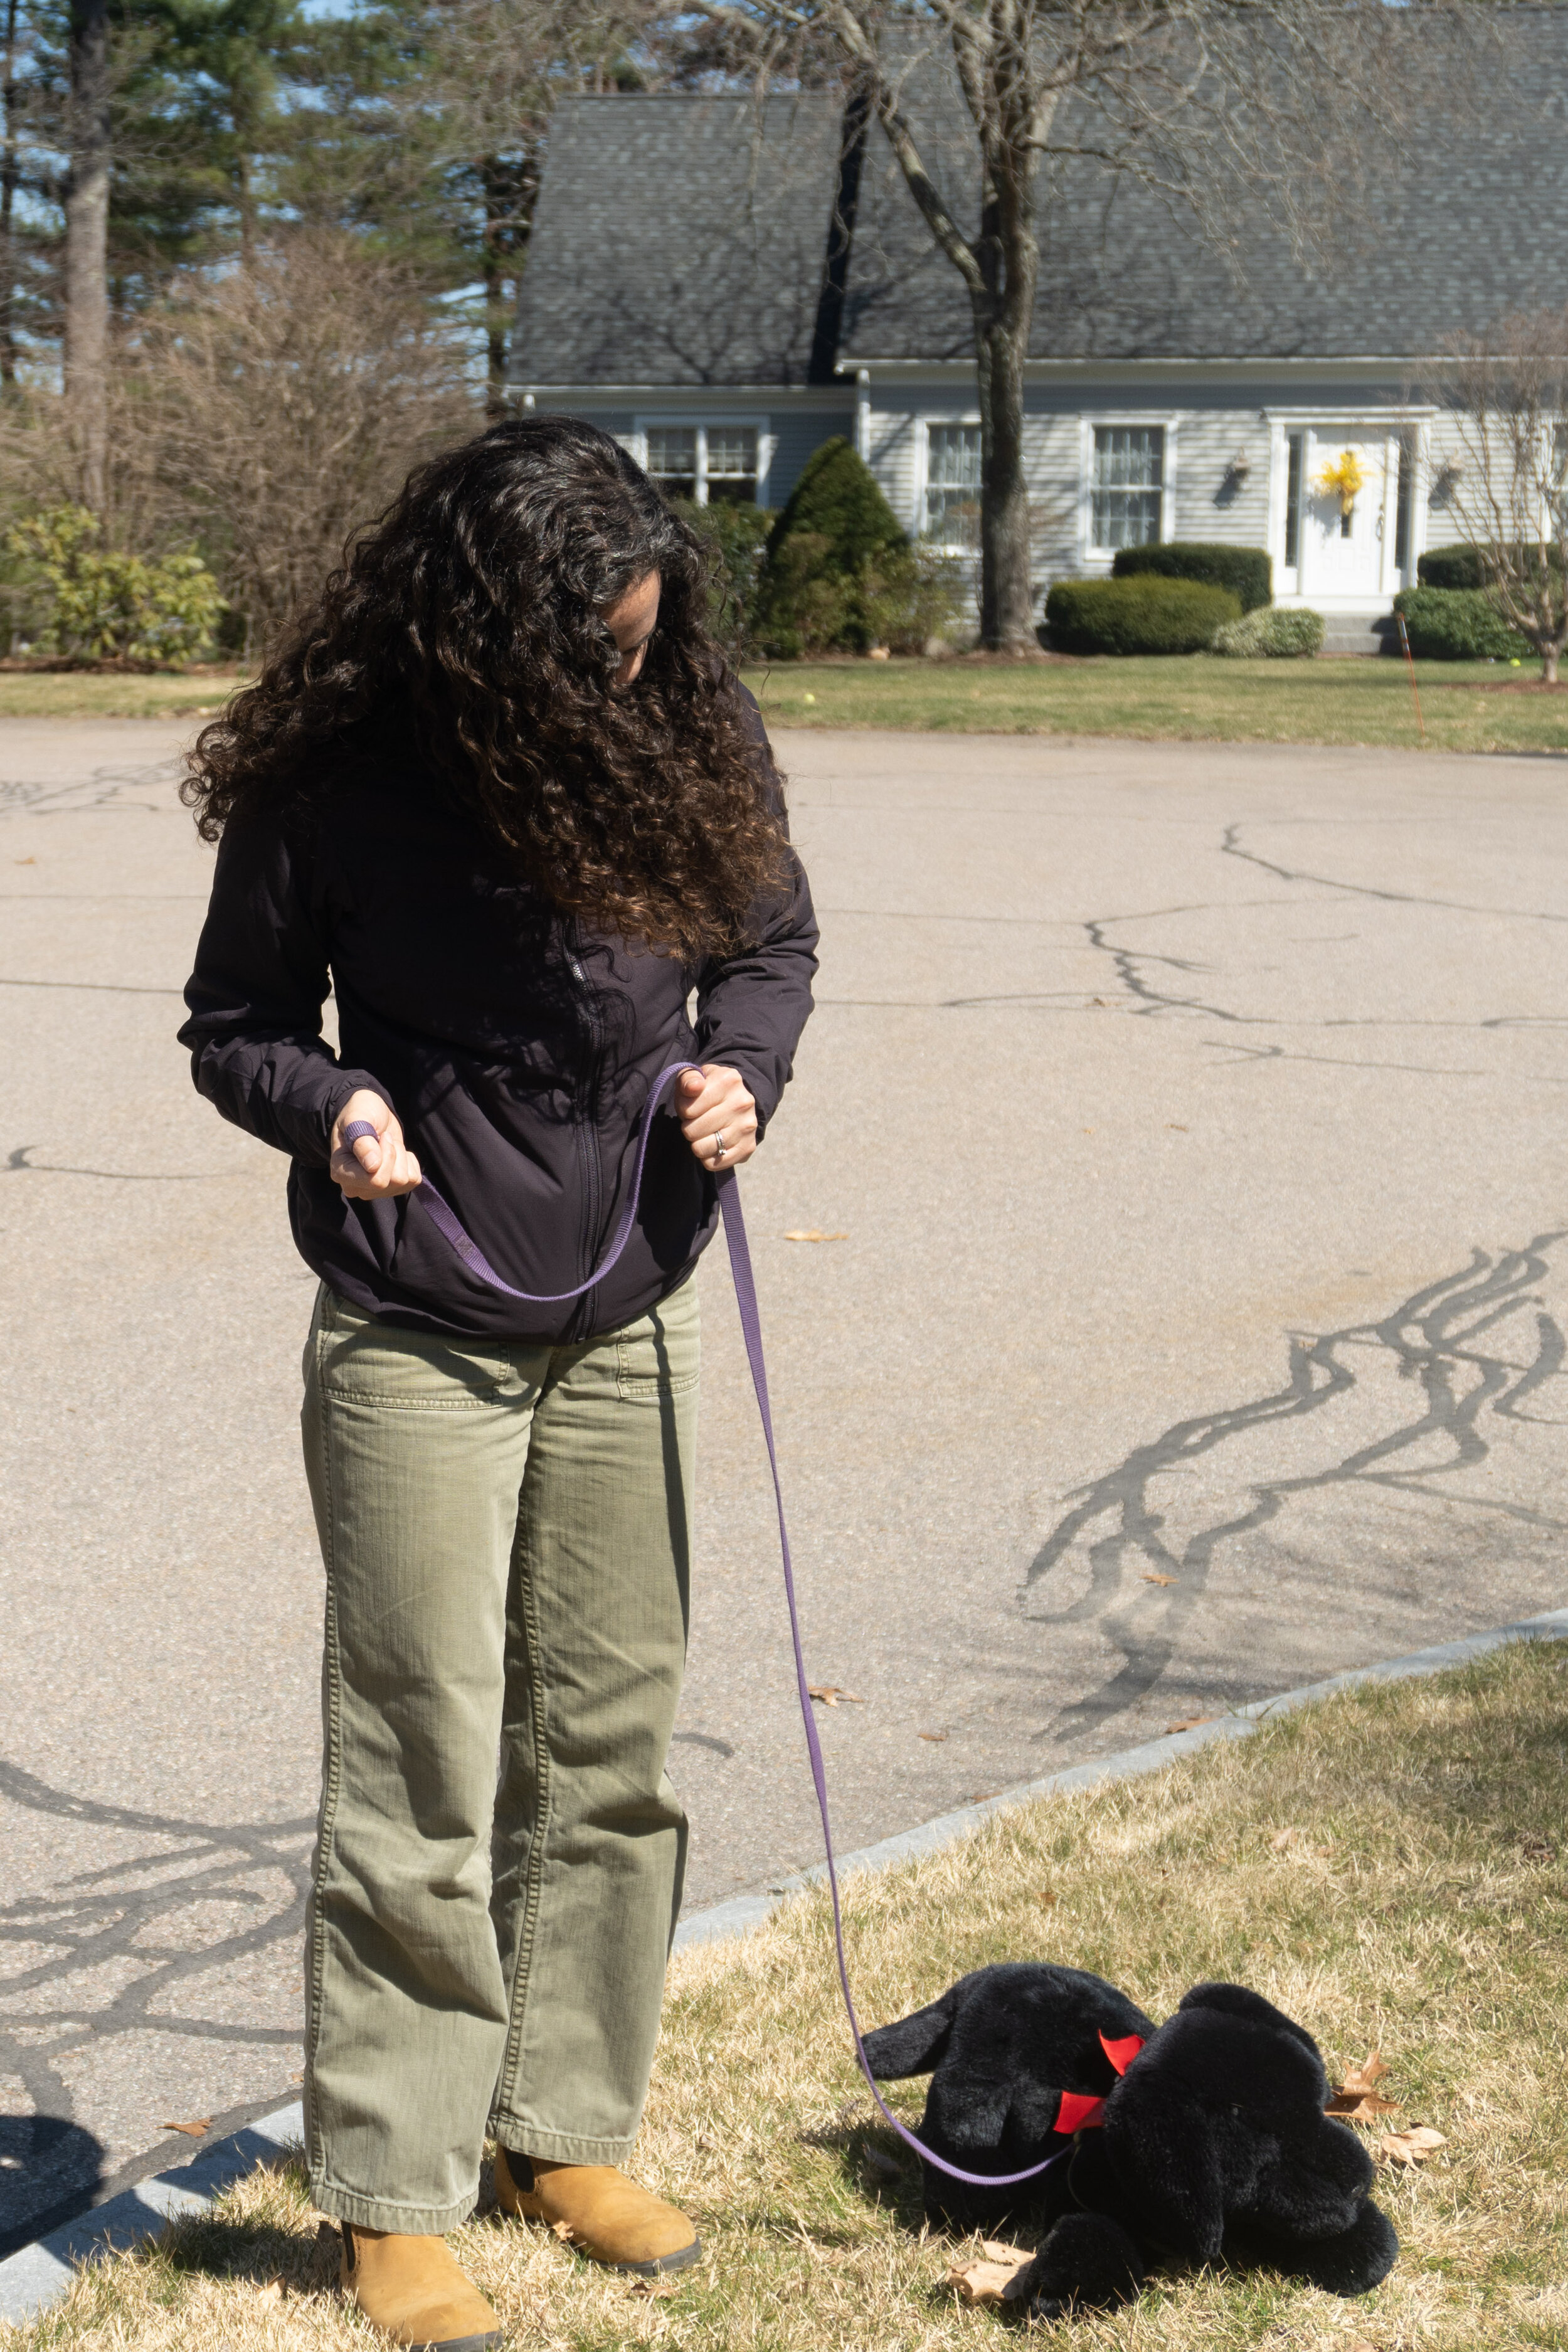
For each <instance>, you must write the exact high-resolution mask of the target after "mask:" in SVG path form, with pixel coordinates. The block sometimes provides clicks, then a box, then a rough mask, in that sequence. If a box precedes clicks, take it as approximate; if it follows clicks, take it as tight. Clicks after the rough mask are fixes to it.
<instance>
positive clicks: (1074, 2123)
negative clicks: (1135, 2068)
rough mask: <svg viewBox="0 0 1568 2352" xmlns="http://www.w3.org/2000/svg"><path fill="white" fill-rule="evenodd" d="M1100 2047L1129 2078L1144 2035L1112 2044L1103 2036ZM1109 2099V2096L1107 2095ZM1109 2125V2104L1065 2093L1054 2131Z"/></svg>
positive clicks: (1075, 2093) (1125, 2035) (1077, 2092)
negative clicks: (1106, 2117) (1107, 2108)
mask: <svg viewBox="0 0 1568 2352" xmlns="http://www.w3.org/2000/svg"><path fill="white" fill-rule="evenodd" d="M1142 2047H1143V2036H1142V2034H1141V2033H1128V2034H1124V2035H1123V2037H1122V2039H1121V2041H1120V2042H1108V2041H1107V2040H1106V2038H1105V2036H1104V2034H1103V2033H1102V2034H1101V2035H1100V2048H1101V2049H1102V2050H1103V2051H1104V2053H1105V2054H1106V2056H1107V2057H1108V2058H1109V2059H1110V2063H1111V2064H1112V2065H1113V2066H1114V2067H1115V2069H1116V2071H1117V2073H1118V2074H1126V2072H1127V2069H1128V2068H1129V2066H1131V2063H1132V2061H1133V2060H1134V2058H1136V2057H1137V2055H1138V2053H1139V2052H1140V2050H1142ZM1108 2096H1109V2094H1108ZM1104 2121H1105V2100H1104V2099H1090V2098H1086V2097H1085V2095H1084V2094H1083V2093H1082V2092H1081V2091H1064V2092H1063V2093H1062V2095H1061V2100H1060V2104H1059V2105H1058V2108H1057V2119H1056V2123H1055V2125H1054V2126H1052V2128H1053V2129H1054V2130H1056V2131H1058V2132H1064V2133H1066V2132H1080V2131H1092V2130H1093V2129H1094V2127H1095V2126H1096V2125H1097V2124H1102V2123H1103V2122H1104Z"/></svg>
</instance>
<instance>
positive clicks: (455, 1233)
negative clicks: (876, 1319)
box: [343, 1062, 1069, 2189]
mask: <svg viewBox="0 0 1568 2352" xmlns="http://www.w3.org/2000/svg"><path fill="white" fill-rule="evenodd" d="M697 1067H698V1065H697V1064H696V1063H695V1062H671V1063H670V1065H669V1066H668V1069H664V1070H661V1071H660V1072H659V1074H658V1077H657V1078H656V1079H655V1080H654V1083H653V1091H652V1093H651V1094H650V1095H649V1097H648V1098H647V1109H646V1110H645V1112H644V1114H643V1129H642V1136H641V1139H640V1140H639V1142H638V1144H637V1167H636V1169H635V1171H633V1176H632V1190H631V1198H630V1199H629V1201H628V1202H627V1203H626V1213H625V1214H624V1215H623V1217H622V1219H621V1222H620V1224H619V1226H618V1228H617V1229H616V1237H615V1239H614V1241H613V1242H612V1243H611V1244H610V1247H609V1251H608V1254H607V1255H605V1258H604V1260H603V1261H602V1263H601V1264H600V1265H597V1266H595V1270H594V1272H593V1273H592V1274H591V1275H590V1276H588V1279H587V1281H586V1282H580V1283H578V1284H577V1286H576V1287H575V1288H574V1289H573V1290H554V1291H546V1292H539V1291H532V1290H514V1289H513V1287H512V1286H511V1284H510V1282H503V1281H502V1280H501V1277H500V1275H499V1274H497V1273H496V1271H495V1269H494V1267H493V1266H491V1265H490V1264H489V1260H488V1259H487V1258H486V1257H485V1255H484V1254H483V1252H482V1251H481V1250H480V1249H479V1244H477V1243H476V1242H474V1241H473V1240H471V1239H470V1237H469V1236H468V1234H466V1233H465V1232H464V1230H463V1228H462V1226H461V1225H460V1224H459V1223H458V1219H457V1217H456V1216H455V1215H454V1214H453V1213H452V1210H451V1209H450V1207H449V1206H448V1204H447V1202H445V1201H444V1200H443V1199H442V1197H441V1195H440V1193H439V1192H437V1190H436V1187H435V1186H434V1184H432V1183H431V1182H430V1180H429V1178H428V1177H426V1179H425V1180H424V1181H423V1182H422V1183H421V1184H420V1185H419V1187H418V1190H417V1191H416V1193H415V1194H414V1198H415V1199H416V1200H417V1201H420V1202H423V1203H424V1205H425V1207H426V1210H427V1211H428V1212H429V1213H430V1215H431V1217H432V1218H433V1219H434V1221H435V1223H436V1224H437V1227H438V1229H439V1230H440V1232H441V1233H443V1234H445V1235H446V1237H447V1240H448V1241H449V1242H450V1243H451V1244H452V1247H453V1248H454V1249H455V1250H456V1251H457V1253H458V1256H459V1257H460V1258H461V1259H462V1261H463V1263H464V1265H467V1266H468V1267H470V1268H471V1269H472V1271H473V1272H474V1273H475V1274H477V1275H478V1276H479V1279H480V1281H481V1282H485V1283H488V1284H489V1286H490V1288H491V1289H492V1290H499V1291H501V1292H503V1293H504V1294H505V1296H506V1297H508V1298H521V1299H523V1300H525V1301H526V1302H527V1303H528V1304H529V1305H530V1306H532V1307H559V1306H562V1305H563V1304H564V1303H565V1301H566V1300H567V1299H569V1298H581V1297H582V1296H583V1294H584V1291H586V1290H592V1289H593V1287H594V1286H595V1283H597V1282H602V1281H603V1280H604V1278H605V1275H607V1274H608V1273H609V1271H610V1269H611V1268H612V1266H614V1265H615V1264H616V1260H617V1259H618V1258H619V1256H620V1255H621V1252H622V1251H623V1250H624V1249H625V1248H626V1244H627V1242H628V1241H629V1240H630V1239H631V1234H632V1227H633V1225H634V1223H636V1221H637V1202H638V1200H639V1199H640V1197H641V1193H642V1177H643V1163H644V1161H645V1160H647V1147H648V1139H649V1137H650V1136H651V1135H652V1133H653V1118H654V1113H655V1111H657V1110H658V1107H659V1104H660V1102H661V1100H662V1099H663V1097H664V1095H665V1092H666V1089H667V1088H668V1087H671V1086H673V1085H674V1083H675V1081H676V1079H677V1078H678V1077H679V1076H680V1075H681V1073H682V1072H683V1071H685V1070H695V1069H697ZM361 1136H370V1137H373V1138H375V1129H374V1127H373V1126H372V1125H371V1123H370V1121H369V1120H368V1119H364V1118H354V1119H351V1120H350V1121H349V1123H348V1125H347V1126H346V1127H345V1128H344V1129H343V1141H344V1142H345V1143H350V1144H352V1143H353V1142H355V1141H357V1140H358V1139H359V1138H360V1137H361ZM377 1140H379V1139H377ZM716 1181H717V1182H718V1187H719V1209H720V1213H721V1216H722V1218H723V1221H724V1239H725V1241H726V1242H727V1243H728V1244H729V1249H730V1272H731V1276H732V1277H733V1280H734V1285H735V1304H736V1306H737V1307H738V1308H739V1309H740V1315H741V1333H742V1338H743V1339H744V1340H745V1343H746V1360H747V1362H748V1363H749V1364H750V1366H751V1368H752V1387H753V1388H754V1389H755V1391H756V1392H757V1411H758V1412H759V1413H760V1414H761V1416H762V1423H763V1438H764V1439H765V1441H766V1444H767V1449H768V1468H769V1470H770V1471H771V1472H772V1474H773V1501H774V1504H775V1506H776V1507H777V1510H778V1521H779V1556H780V1558H781V1559H782V1560H783V1562H784V1600H785V1601H786V1602H787V1604H788V1607H789V1634H790V1642H791V1643H792V1645H793V1647H794V1650H795V1688H796V1691H797V1692H798V1694H799V1697H800V1719H801V1722H802V1724H803V1725H804V1726H805V1751H806V1754H807V1755H808V1756H809V1758H810V1759H811V1779H812V1785H813V1787H814V1788H815V1789H816V1810H817V1811H818V1812H819V1813H820V1814H821V1816H822V1850H823V1853H824V1855H825V1857H826V1863H827V1885H828V1891H829V1893H830V1894H831V1895H832V1898H833V1944H834V1949H835V1951H836V1953H837V1958H838V1981H839V1984H840V1986H841V1987H842V1988H843V1992H844V2008H845V2012H846V2014H847V2017H848V2020H849V2031H850V2032H851V2033H852V2034H853V2035H854V2037H855V2055H856V2056H857V2058H858V2060H859V2061H860V2072H861V2073H862V2074H864V2075H865V2077H866V2082H867V2086H868V2089H869V2091H870V2094H871V2096H872V2097H873V2099H875V2101H876V2102H877V2105H878V2106H879V2107H880V2109H881V2111H882V2114H883V2115H884V2116H885V2117H886V2118H887V2120H888V2122H889V2124H891V2126H892V2127H893V2129H894V2130H895V2131H896V2132H897V2133H898V2135H899V2137H900V2139H901V2140H903V2141H905V2142H906V2143H907V2145H908V2146H909V2147H912V2148H913V2149H914V2151H915V2154H916V2155H917V2156H919V2157H921V2158H924V2160H925V2162H926V2163H927V2164H933V2165H935V2167H936V2168H937V2170H938V2171H939V2172H945V2173H946V2174H947V2176H948V2178H949V2179H952V2180H966V2181H969V2182H970V2183H972V2184H973V2186H974V2187H975V2188H977V2189H1007V2188H1011V2187H1012V2186H1014V2185H1015V2184H1016V2182H1018V2181H1020V2180H1034V2179H1037V2177H1038V2176H1039V2174H1041V2173H1042V2172H1047V2171H1048V2170H1049V2169H1050V2168H1051V2166H1052V2165H1053V2164H1059V2163H1060V2162H1061V2160H1062V2158H1063V2157H1064V2156H1066V2155H1068V2153H1069V2151H1068V2149H1067V2148H1058V2151H1057V2153H1056V2155H1055V2156H1047V2158H1046V2159H1045V2161H1044V2163H1043V2164H1031V2165H1030V2166H1029V2167H1028V2168H1027V2169H1026V2170H1025V2171H1023V2172H965V2171H964V2170H963V2168H962V2167H960V2166H959V2165H956V2164H949V2162H948V2161H947V2158H945V2157H942V2156H937V2155H934V2154H933V2153H932V2151H931V2149H930V2148H929V2147H926V2145H925V2143H924V2141H923V2140H921V2139H918V2138H917V2137H916V2136H915V2134H914V2133H913V2132H912V2131H910V2129H909V2127H908V2126H906V2125H904V2124H901V2123H900V2121H899V2118H898V2116H896V2115H894V2113H893V2111H892V2109H891V2108H890V2107H889V2105H888V2103H887V2101H886V2100H885V2099H884V2098H883V2096H882V2094H881V2092H880V2091H879V2089H878V2088H877V2078H876V2076H875V2075H874V2074H872V2072H871V2068H870V2063H869V2062H868V2059H867V2056H866V2045H865V2042H864V2041H863V2040H862V2039H861V2034H860V2021H859V2019H858V2017H857V2016H856V2014H855V1996H854V1994H853V1993H852V1992H851V1991H850V1990H849V1964H848V1962H847V1959H846V1958H845V1953H844V1913H843V1908H842V1906H841V1904H840V1902H839V1895H838V1868H837V1863H836V1861H835V1859H834V1853H833V1826H832V1823H831V1822H830V1821H829V1819H828V1812H827V1768H826V1765H825V1763H824V1761H823V1756H822V1742H821V1740H820V1739H819V1738H818V1737H817V1731H816V1716H815V1715H814V1714H813V1713H812V1706H811V1693H810V1691H809V1689H808V1688H807V1686H806V1679H805V1653H804V1651H803V1650H802V1648H801V1641H800V1608H799V1604H798V1602H797V1601H796V1600H795V1566H794V1563H793V1561H792V1560H791V1559H790V1549H789V1528H788V1526H787V1525H786V1523H785V1520H784V1488H783V1486H781V1485H780V1483H779V1457H778V1448H777V1446H776V1445H775V1444H774V1442H773V1412H772V1411H771V1409H770V1407H769V1404H768V1372H767V1364H766V1360H765V1359H764V1357H763V1322H762V1317H761V1315H760V1314H759V1312H758V1308H757V1284H756V1277H755V1276H754V1275H753V1273H752V1254H751V1251H750V1250H749V1249H748V1247H747V1246H746V1221H745V1218H744V1217H743V1216H742V1213H741V1192H740V1187H739V1186H738V1185H737V1183H736V1181H735V1171H734V1170H733V1169H732V1168H726V1169H725V1170H724V1171H722V1173H721V1175H720V1176H719V1177H718V1178H717V1180H716Z"/></svg>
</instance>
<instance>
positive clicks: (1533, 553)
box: [1415, 541, 1563, 589]
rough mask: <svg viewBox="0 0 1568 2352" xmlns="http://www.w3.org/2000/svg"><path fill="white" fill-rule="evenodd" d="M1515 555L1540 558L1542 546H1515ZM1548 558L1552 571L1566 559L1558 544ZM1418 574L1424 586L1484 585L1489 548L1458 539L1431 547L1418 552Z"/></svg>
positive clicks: (1485, 582) (1550, 549) (1466, 586)
mask: <svg viewBox="0 0 1568 2352" xmlns="http://www.w3.org/2000/svg"><path fill="white" fill-rule="evenodd" d="M1512 552H1513V553H1514V554H1515V555H1516V556H1521V555H1522V556H1526V557H1534V558H1536V559H1539V555H1540V549H1539V547H1530V548H1526V547H1524V546H1523V545H1522V544H1521V545H1518V546H1516V547H1515V548H1514V549H1513V550H1512ZM1546 561H1547V562H1548V564H1549V565H1550V566H1551V568H1552V571H1553V572H1559V571H1561V570H1562V568H1563V559H1562V556H1561V554H1560V553H1559V551H1558V550H1557V549H1556V548H1555V547H1551V546H1549V547H1548V548H1547V550H1546ZM1415 577H1416V579H1417V580H1418V581H1419V582H1420V583H1421V585H1422V587H1423V588H1471V589H1480V588H1484V587H1485V586H1486V584H1487V582H1488V580H1489V577H1490V573H1489V571H1488V568H1487V562H1486V550H1485V549H1484V548H1480V547H1467V546H1465V545H1464V544H1463V543H1462V542H1460V541H1456V542H1455V543H1454V544H1453V545H1452V546H1449V547H1429V548H1428V549H1427V550H1426V554H1425V555H1422V556H1417V558H1416V561H1415Z"/></svg>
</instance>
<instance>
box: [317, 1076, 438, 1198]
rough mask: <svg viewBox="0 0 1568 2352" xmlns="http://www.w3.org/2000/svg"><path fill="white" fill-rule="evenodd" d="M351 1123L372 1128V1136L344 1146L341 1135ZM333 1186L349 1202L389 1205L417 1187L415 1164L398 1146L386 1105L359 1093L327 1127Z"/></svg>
mask: <svg viewBox="0 0 1568 2352" xmlns="http://www.w3.org/2000/svg"><path fill="white" fill-rule="evenodd" d="M355 1119H363V1120H365V1121H366V1122H367V1124H368V1125H370V1126H371V1127H374V1129H375V1133H374V1136H370V1135H360V1136H356V1137H355V1138H354V1140H353V1143H345V1142H344V1141H343V1129H344V1128H345V1127H352V1126H353V1122H354V1121H355ZM328 1168H329V1171H330V1173H331V1179H332V1181H333V1183H334V1184H337V1185H340V1186H341V1187H342V1191H343V1192H345V1193H346V1194H347V1196H348V1198H349V1199H350V1200H351V1201H392V1200H395V1199H396V1198H397V1197H398V1195H399V1194H400V1193H403V1192H413V1190H414V1188H415V1186H416V1184H418V1183H419V1182H420V1181H421V1178H420V1174H419V1162H418V1160H416V1158H415V1157H414V1154H413V1152H412V1151H410V1150H409V1149H408V1147H407V1145H406V1144H405V1142H404V1140H403V1129H402V1128H401V1127H400V1126H399V1125H398V1123H397V1117H396V1114H395V1111H394V1110H393V1108H392V1106H391V1104H390V1103H384V1102H383V1101H382V1098H381V1097H380V1096H379V1095H373V1094H372V1093H371V1091H370V1089H369V1087H360V1088H359V1090H358V1091H357V1093H354V1094H352V1095H350V1097H349V1098H348V1100H347V1102H346V1103H344V1105H343V1107H342V1110H341V1111H339V1113H338V1115H337V1117H336V1118H335V1119H334V1120H333V1121H332V1156H331V1160H330V1161H329V1162H328Z"/></svg>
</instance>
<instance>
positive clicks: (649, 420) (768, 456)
mask: <svg viewBox="0 0 1568 2352" xmlns="http://www.w3.org/2000/svg"><path fill="white" fill-rule="evenodd" d="M666 425H668V426H672V427H674V428H676V429H678V430H679V429H681V428H684V429H686V430H687V431H694V432H695V433H696V435H697V503H698V505H699V506H700V507H705V506H706V505H707V503H708V435H709V430H710V427H712V426H714V425H717V426H718V427H720V429H722V428H723V427H724V426H726V425H744V426H746V427H748V428H749V429H750V430H752V431H754V432H755V434H756V436H757V504H758V505H759V506H760V507H765V506H766V505H767V503H768V476H769V474H770V473H771V472H772V470H773V453H774V451H775V450H776V448H777V447H778V436H777V435H776V434H774V433H770V432H769V430H768V420H767V418H766V417H765V416H759V415H757V414H756V412H755V410H754V409H753V410H750V411H746V410H741V409H735V410H729V409H707V408H705V409H700V410H698V409H673V408H661V409H658V410H650V411H649V412H648V414H647V415H639V416H637V417H636V418H635V419H634V420H633V431H632V434H631V438H630V443H629V446H630V451H631V455H632V456H633V457H635V458H636V459H637V464H638V465H639V466H642V467H647V436H648V434H649V432H650V430H651V431H654V432H658V431H659V430H660V429H661V428H662V427H664V426H666Z"/></svg>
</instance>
